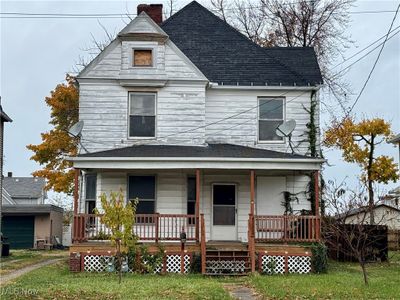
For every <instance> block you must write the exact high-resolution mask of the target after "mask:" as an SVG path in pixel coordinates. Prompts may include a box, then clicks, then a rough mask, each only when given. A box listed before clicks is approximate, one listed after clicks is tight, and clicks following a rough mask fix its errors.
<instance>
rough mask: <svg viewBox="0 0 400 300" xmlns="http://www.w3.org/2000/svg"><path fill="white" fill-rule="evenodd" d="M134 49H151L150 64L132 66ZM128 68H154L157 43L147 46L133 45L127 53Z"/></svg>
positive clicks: (155, 65)
mask: <svg viewBox="0 0 400 300" xmlns="http://www.w3.org/2000/svg"><path fill="white" fill-rule="evenodd" d="M135 50H151V60H152V61H151V66H134V65H133V63H134V60H133V58H134V56H135ZM129 68H130V69H156V68H157V45H148V46H134V47H132V48H131V52H130V55H129Z"/></svg>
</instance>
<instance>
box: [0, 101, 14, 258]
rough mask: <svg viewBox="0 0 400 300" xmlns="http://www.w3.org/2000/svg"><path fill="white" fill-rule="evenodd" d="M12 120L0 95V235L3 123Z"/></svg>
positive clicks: (0, 247) (0, 248)
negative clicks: (5, 110)
mask: <svg viewBox="0 0 400 300" xmlns="http://www.w3.org/2000/svg"><path fill="white" fill-rule="evenodd" d="M7 122H12V120H11V118H10V117H9V116H8V115H7V114H6V113H5V112H4V111H3V107H2V106H1V97H0V126H1V128H0V235H1V232H2V230H1V218H2V212H1V207H2V203H3V196H2V193H1V191H2V190H3V156H4V154H3V152H4V151H3V149H4V147H3V143H4V123H7ZM1 253H2V242H0V255H1Z"/></svg>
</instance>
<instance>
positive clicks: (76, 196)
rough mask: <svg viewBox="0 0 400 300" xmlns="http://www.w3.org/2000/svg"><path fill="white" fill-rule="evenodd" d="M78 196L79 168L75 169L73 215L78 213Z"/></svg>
mask: <svg viewBox="0 0 400 300" xmlns="http://www.w3.org/2000/svg"><path fill="white" fill-rule="evenodd" d="M78 198H79V169H75V178H74V215H76V214H77V213H78Z"/></svg>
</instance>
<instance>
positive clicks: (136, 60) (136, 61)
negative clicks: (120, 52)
mask: <svg viewBox="0 0 400 300" xmlns="http://www.w3.org/2000/svg"><path fill="white" fill-rule="evenodd" d="M132 62H133V67H153V50H152V49H133V59H132Z"/></svg>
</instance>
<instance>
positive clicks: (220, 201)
mask: <svg viewBox="0 0 400 300" xmlns="http://www.w3.org/2000/svg"><path fill="white" fill-rule="evenodd" d="M236 211H237V210H236V185H235V184H213V188H212V220H211V221H212V225H213V226H212V240H225V241H234V240H237V225H236V223H237V221H236Z"/></svg>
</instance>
